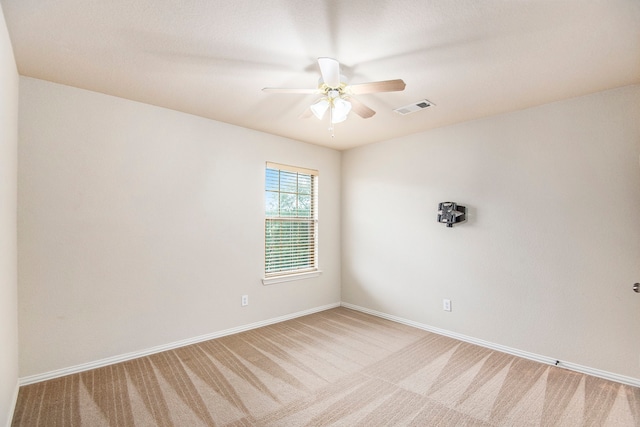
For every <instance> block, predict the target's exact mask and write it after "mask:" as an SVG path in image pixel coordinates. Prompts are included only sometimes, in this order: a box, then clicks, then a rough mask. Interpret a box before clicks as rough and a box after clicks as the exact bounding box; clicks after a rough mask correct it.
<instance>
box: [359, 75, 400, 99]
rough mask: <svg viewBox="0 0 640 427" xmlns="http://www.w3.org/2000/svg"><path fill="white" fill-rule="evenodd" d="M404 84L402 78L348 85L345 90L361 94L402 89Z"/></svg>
mask: <svg viewBox="0 0 640 427" xmlns="http://www.w3.org/2000/svg"><path fill="white" fill-rule="evenodd" d="M406 86H407V85H406V84H405V82H404V81H402V79H396V80H384V81H381V82H369V83H360V84H356V85H349V86H348V87H347V90H348V91H349V92H350V93H353V94H354V95H362V94H364V93H376V92H397V91H401V90H404V88H405V87H406Z"/></svg>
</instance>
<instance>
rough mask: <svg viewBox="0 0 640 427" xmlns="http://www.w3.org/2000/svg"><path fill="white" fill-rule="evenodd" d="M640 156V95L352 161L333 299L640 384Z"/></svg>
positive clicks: (438, 133) (547, 108) (529, 114)
mask: <svg viewBox="0 0 640 427" xmlns="http://www.w3.org/2000/svg"><path fill="white" fill-rule="evenodd" d="M488 102H490V100H488ZM436 108H437V107H436ZM416 114H424V120H429V112H428V111H427V112H422V113H416ZM639 154H640V86H632V87H626V88H621V89H618V90H613V91H608V92H602V93H597V94H594V95H590V96H585V97H581V98H576V99H571V100H567V101H564V102H558V103H554V104H549V105H544V106H541V107H537V108H532V109H528V110H525V111H520V112H515V113H512V114H506V115H501V116H497V117H491V118H487V119H484V120H478V121H474V122H469V123H464V124H460V125H457V126H451V127H447V128H441V129H436V130H433V131H430V132H426V133H422V134H417V135H413V136H409V137H405V138H401V139H396V140H392V141H386V142H383V143H379V144H373V145H369V146H364V147H362V148H358V149H353V150H350V151H347V152H345V153H343V158H342V198H343V200H342V207H343V208H342V209H343V210H342V227H343V229H342V242H343V246H342V272H343V275H342V300H343V301H345V302H347V303H351V304H355V305H359V306H362V307H365V308H368V309H370V310H376V311H379V312H383V313H387V314H390V315H393V316H397V317H400V318H404V319H407V320H411V321H414V322H417V323H421V324H423V325H429V326H432V327H435V328H441V329H444V330H448V331H452V332H455V333H457V334H462V335H466V336H469V337H474V338H476V339H480V340H484V341H488V342H490V343H495V344H498V345H502V346H507V347H511V348H514V349H519V350H521V351H526V352H530V353H534V354H538V355H542V356H547V357H551V358H556V359H560V360H561V361H565V362H571V363H574V364H579V365H583V366H587V367H590V368H593V369H598V370H603V371H607V372H611V373H615V374H618V375H623V376H628V377H632V378H636V379H640V340H639V339H638V328H639V326H640V295H638V294H635V293H633V292H632V290H631V287H632V284H633V283H634V282H637V281H640V219H639V212H640V165H639V163H638V156H639ZM443 201H455V202H458V203H460V204H463V205H466V206H467V208H468V210H469V220H468V222H467V223H465V224H462V225H458V226H455V227H454V228H446V227H445V226H444V225H442V224H438V223H437V222H436V215H437V206H438V203H439V202H443ZM443 298H449V299H451V301H452V306H453V311H452V312H450V313H448V312H444V311H443V310H442V299H443Z"/></svg>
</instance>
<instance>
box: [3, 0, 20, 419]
mask: <svg viewBox="0 0 640 427" xmlns="http://www.w3.org/2000/svg"><path fill="white" fill-rule="evenodd" d="M17 147H18V71H17V69H16V63H15V60H14V58H13V50H12V48H11V42H10V40H9V34H8V32H7V26H6V23H5V20H4V14H3V13H2V9H1V8H0V425H9V423H10V417H11V415H12V413H13V405H14V402H15V398H16V396H17V395H16V393H17V390H18V314H17V313H18V308H17V305H18V299H17V292H18V282H17V271H16V268H17V249H16V204H17V194H16V181H17V165H18V154H17Z"/></svg>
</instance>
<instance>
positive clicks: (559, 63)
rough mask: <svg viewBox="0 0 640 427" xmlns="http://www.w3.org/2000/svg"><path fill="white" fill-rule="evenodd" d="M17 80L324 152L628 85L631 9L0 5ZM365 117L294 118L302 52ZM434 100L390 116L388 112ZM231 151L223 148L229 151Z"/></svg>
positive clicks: (349, 2) (233, 0)
mask: <svg viewBox="0 0 640 427" xmlns="http://www.w3.org/2000/svg"><path fill="white" fill-rule="evenodd" d="M0 4H1V5H2V9H3V11H4V14H5V19H6V21H7V26H8V28H9V34H10V38H11V40H12V44H13V49H14V54H15V57H16V61H17V63H18V70H19V72H20V74H21V75H24V76H30V77H35V78H39V79H44V80H49V81H52V82H57V83H62V84H66V85H70V86H75V87H79V88H84V89H89V90H92V91H97V92H102V93H106V94H110V95H115V96H119V97H122V98H127V99H131V100H136V101H140V102H145V103H149V104H153V105H158V106H162V107H167V108H171V109H174V110H179V111H184V112H187V113H191V114H196V115H199V116H203V117H208V118H211V119H214V120H218V121H222V122H227V123H232V124H235V125H238V126H243V127H246V128H251V129H256V130H259V131H263V132H267V133H271V134H275V135H281V136H284V137H288V138H292V139H295V140H299V141H306V142H310V143H313V144H319V145H324V146H328V147H333V148H336V149H346V148H351V147H355V146H359V145H363V144H367V143H371V142H375V141H380V140H386V139H390V138H394V137H398V136H402V135H407V134H411V133H415V132H420V131H424V130H427V129H431V128H434V127H439V126H444V125H449V124H453V123H458V122H462V121H467V120H473V119H477V118H480V117H484V116H488V115H493V114H498V113H503V112H507V111H513V110H519V109H523V108H527V107H530V106H534V105H539V104H544V103H548V102H552V101H557V100H561V99H565V98H569V97H574V96H579V95H583V94H587V93H592V92H597V91H601V90H605V89H610V88H615V87H620V86H625V85H629V84H637V83H640V0H600V1H599V0H573V1H568V0H547V1H545V0H530V1H526V0H520V1H518V0H440V1H435V0H433V1H427V0H393V1H391V0H376V1H374V0H343V1H339V0H163V1H159V0H156V1H153V0H0ZM319 56H329V57H333V58H336V59H337V60H339V61H340V63H341V64H342V67H343V69H342V71H343V74H345V75H346V76H347V77H348V78H349V82H350V83H362V82H367V81H377V80H389V79H396V78H401V79H403V80H404V81H405V82H406V84H407V87H406V89H405V90H404V91H403V92H394V93H379V94H370V95H361V96H359V100H360V101H362V102H364V103H365V104H367V105H369V106H370V107H371V108H373V109H374V110H376V111H377V114H376V115H375V116H373V117H372V118H369V119H362V118H360V117H358V116H356V115H354V114H353V113H352V114H351V115H350V116H349V118H348V119H347V121H346V122H343V123H340V124H338V125H336V129H335V137H334V138H331V135H330V133H329V132H328V131H327V127H328V123H327V122H326V121H322V122H321V121H319V120H318V119H316V118H314V117H312V118H308V119H299V118H298V116H299V115H300V113H302V112H303V111H304V110H305V109H306V107H307V106H308V105H309V104H311V103H312V102H313V101H314V100H315V99H316V98H317V96H315V95H290V94H266V93H263V92H262V91H261V89H262V88H263V87H265V86H271V87H300V88H314V87H316V85H317V81H318V78H319V70H318V67H317V63H316V58H317V57H319ZM425 98H426V99H428V100H430V101H432V102H433V103H435V104H436V106H434V107H431V108H428V109H426V110H422V111H419V112H417V113H414V114H411V115H407V116H401V115H398V114H397V113H395V112H393V111H392V110H393V109H394V108H397V107H400V106H403V105H406V104H409V103H412V102H415V101H419V100H422V99H425ZM232 142H233V141H230V143H232Z"/></svg>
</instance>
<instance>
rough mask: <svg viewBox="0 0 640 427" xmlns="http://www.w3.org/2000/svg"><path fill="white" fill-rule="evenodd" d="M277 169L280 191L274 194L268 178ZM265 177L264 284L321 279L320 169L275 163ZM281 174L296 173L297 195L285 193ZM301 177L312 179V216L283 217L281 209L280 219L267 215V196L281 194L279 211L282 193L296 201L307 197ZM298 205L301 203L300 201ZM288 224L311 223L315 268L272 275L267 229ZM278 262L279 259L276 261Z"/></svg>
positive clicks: (279, 195)
mask: <svg viewBox="0 0 640 427" xmlns="http://www.w3.org/2000/svg"><path fill="white" fill-rule="evenodd" d="M269 169H271V170H277V171H278V177H279V181H278V190H277V191H274V190H273V189H272V188H271V189H270V188H269V182H267V175H268V170H269ZM264 172H265V174H264V176H265V182H264V186H263V191H264V192H263V194H264V204H263V208H264V228H263V231H264V240H263V243H264V266H263V279H262V283H263V284H265V285H270V284H274V283H280V282H289V281H294V280H301V279H307V278H311V277H317V276H319V275H320V274H321V273H322V272H321V271H320V268H319V256H318V255H319V254H318V246H319V245H318V240H319V239H318V235H319V233H318V176H319V173H318V171H317V170H315V169H308V168H302V167H298V166H291V165H285V164H281V163H274V162H267V163H266V167H265V170H264ZM281 172H287V173H294V174H296V191H295V192H293V193H292V192H289V191H282V187H283V184H282V183H281V181H280V178H281V177H282V175H281ZM299 175H308V176H309V178H310V179H311V190H310V196H311V200H310V211H311V215H310V216H309V217H307V216H304V217H302V216H296V215H293V216H291V215H281V214H280V213H281V212H280V210H279V214H278V215H277V216H273V215H269V212H268V206H267V204H268V200H267V199H268V194H269V193H274V192H275V193H276V194H278V208H279V209H280V200H281V199H280V197H281V195H282V194H294V195H295V196H296V197H297V198H298V197H300V196H301V195H306V193H301V192H300V188H299ZM297 203H298V202H297ZM297 206H298V205H297V204H296V213H298V212H299V211H298V210H297ZM287 221H293V222H307V223H309V224H311V228H312V232H311V236H312V237H311V238H312V240H313V241H312V246H310V249H309V251H310V252H311V251H312V254H310V256H309V259H311V260H312V266H311V267H306V268H298V269H291V270H286V269H284V270H282V269H281V270H278V271H272V272H268V271H267V266H268V264H269V262H268V261H269V257H268V249H269V244H268V232H267V228H268V226H269V224H270V223H271V224H273V222H280V223H285V222H287ZM276 260H277V259H276Z"/></svg>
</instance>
